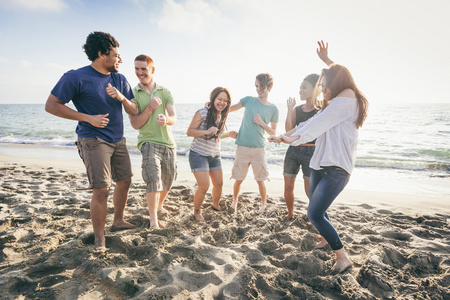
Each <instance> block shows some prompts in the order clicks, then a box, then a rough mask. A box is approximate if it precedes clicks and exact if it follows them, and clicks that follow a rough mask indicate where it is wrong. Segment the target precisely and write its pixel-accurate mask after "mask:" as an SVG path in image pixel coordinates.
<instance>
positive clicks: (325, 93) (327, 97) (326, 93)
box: [320, 77, 331, 101]
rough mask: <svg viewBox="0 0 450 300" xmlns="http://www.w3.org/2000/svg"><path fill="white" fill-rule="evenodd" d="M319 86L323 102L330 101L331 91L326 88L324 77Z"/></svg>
mask: <svg viewBox="0 0 450 300" xmlns="http://www.w3.org/2000/svg"><path fill="white" fill-rule="evenodd" d="M320 86H321V88H322V95H323V100H325V101H329V100H331V91H330V90H329V89H327V88H326V86H327V79H326V78H325V77H322V82H321V84H320Z"/></svg>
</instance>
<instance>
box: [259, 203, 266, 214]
mask: <svg viewBox="0 0 450 300" xmlns="http://www.w3.org/2000/svg"><path fill="white" fill-rule="evenodd" d="M266 207H267V204H264V205H261V206H260V207H259V210H258V214H262V213H263V212H264V211H265V210H266Z"/></svg>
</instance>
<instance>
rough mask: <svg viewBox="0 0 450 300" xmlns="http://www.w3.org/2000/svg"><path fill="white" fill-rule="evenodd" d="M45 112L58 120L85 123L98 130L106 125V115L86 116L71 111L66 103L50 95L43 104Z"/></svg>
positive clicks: (107, 120)
mask: <svg viewBox="0 0 450 300" xmlns="http://www.w3.org/2000/svg"><path fill="white" fill-rule="evenodd" d="M45 111H46V112H48V113H50V114H52V115H55V116H57V117H60V118H64V119H69V120H75V121H80V122H87V123H89V124H91V125H92V126H95V127H98V128H105V127H106V125H108V122H109V119H108V118H107V117H108V114H104V115H88V114H85V113H81V112H78V111H75V110H73V109H71V108H70V107H68V106H66V103H65V102H63V101H61V100H59V99H58V98H57V97H56V96H54V95H52V94H50V96H48V99H47V102H46V103H45Z"/></svg>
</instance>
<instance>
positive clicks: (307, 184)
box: [303, 180, 309, 199]
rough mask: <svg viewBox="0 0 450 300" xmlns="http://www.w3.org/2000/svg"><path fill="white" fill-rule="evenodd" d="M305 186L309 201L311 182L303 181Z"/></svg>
mask: <svg viewBox="0 0 450 300" xmlns="http://www.w3.org/2000/svg"><path fill="white" fill-rule="evenodd" d="M303 183H304V186H305V194H306V197H308V199H309V181H308V180H303Z"/></svg>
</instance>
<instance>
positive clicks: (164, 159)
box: [129, 54, 177, 228]
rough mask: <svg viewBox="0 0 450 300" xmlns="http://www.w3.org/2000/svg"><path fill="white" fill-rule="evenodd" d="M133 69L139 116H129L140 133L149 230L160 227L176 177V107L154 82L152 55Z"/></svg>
mask: <svg viewBox="0 0 450 300" xmlns="http://www.w3.org/2000/svg"><path fill="white" fill-rule="evenodd" d="M134 67H135V72H136V76H137V77H138V79H139V84H138V85H137V86H136V87H135V88H134V89H133V93H134V97H135V98H134V102H135V103H136V106H137V107H138V109H139V114H138V115H137V116H129V117H130V122H131V126H133V128H134V129H138V130H139V136H138V149H139V150H140V151H141V153H142V179H144V181H145V182H146V183H147V188H146V199H147V206H148V212H149V215H150V227H155V228H159V223H158V211H161V212H163V213H167V211H166V210H165V209H164V208H163V202H164V199H165V198H166V197H167V194H168V193H169V190H170V188H171V187H172V184H173V181H174V180H175V177H176V174H177V166H176V157H177V153H176V149H175V147H176V146H175V142H174V140H173V136H172V131H171V129H170V126H172V125H174V124H175V123H176V115H175V105H174V101H173V97H172V94H171V93H170V91H169V90H168V89H166V88H164V87H162V86H160V85H158V84H156V82H155V81H154V80H153V74H154V72H155V67H154V65H153V60H152V59H151V58H150V57H149V56H147V55H143V54H141V55H139V56H137V57H136V58H135V60H134Z"/></svg>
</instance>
